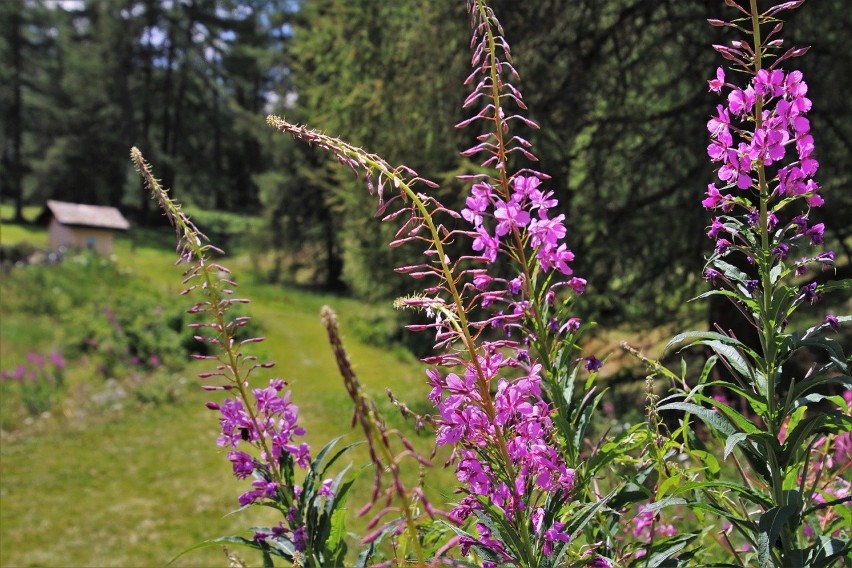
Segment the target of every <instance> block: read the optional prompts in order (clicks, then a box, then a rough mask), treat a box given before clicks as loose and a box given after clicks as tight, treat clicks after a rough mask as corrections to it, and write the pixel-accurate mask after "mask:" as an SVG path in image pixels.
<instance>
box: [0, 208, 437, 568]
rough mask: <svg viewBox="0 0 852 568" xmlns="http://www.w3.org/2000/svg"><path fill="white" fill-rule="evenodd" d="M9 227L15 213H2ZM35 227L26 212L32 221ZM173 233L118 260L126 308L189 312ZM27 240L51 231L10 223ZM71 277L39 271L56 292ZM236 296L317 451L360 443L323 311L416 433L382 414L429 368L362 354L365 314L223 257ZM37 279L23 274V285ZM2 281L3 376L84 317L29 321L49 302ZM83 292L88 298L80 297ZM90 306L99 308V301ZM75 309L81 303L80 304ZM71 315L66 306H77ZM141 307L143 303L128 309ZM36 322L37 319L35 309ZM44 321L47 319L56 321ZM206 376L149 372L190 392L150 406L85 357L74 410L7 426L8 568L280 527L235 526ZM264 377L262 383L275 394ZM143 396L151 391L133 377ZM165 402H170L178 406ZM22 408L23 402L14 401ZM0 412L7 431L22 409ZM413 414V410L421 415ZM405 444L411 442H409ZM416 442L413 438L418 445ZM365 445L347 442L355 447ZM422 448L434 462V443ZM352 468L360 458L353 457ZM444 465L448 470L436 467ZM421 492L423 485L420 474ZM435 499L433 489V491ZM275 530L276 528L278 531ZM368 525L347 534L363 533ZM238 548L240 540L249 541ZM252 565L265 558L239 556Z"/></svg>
mask: <svg viewBox="0 0 852 568" xmlns="http://www.w3.org/2000/svg"><path fill="white" fill-rule="evenodd" d="M3 213H4V218H7V217H8V211H6V210H5V209H4V211H3ZM29 213H32V212H29ZM172 237H173V233H171V232H170V230H169V229H164V230H163V231H152V230H136V229H134V230H131V232H129V233H128V234H127V235H125V236H122V237H121V238H120V239H119V240H118V242H117V244H116V248H115V251H114V256H115V260H116V263H117V266H118V268H119V271H120V273H121V274H122V278H123V279H125V280H126V281H127V282H129V284H128V288H127V289H128V290H131V291H132V294H139V295H144V294H145V293H146V291H147V292H148V293H149V294H152V295H154V294H159V295H160V296H161V297H165V298H168V299H169V300H168V302H171V303H172V305H171V306H167V307H172V308H178V307H180V308H182V307H184V306H185V307H188V306H189V305H190V300H189V299H188V298H186V297H179V296H178V292H179V290H180V288H179V286H180V269H178V268H176V267H175V266H174V247H173V243H172ZM22 241H26V242H29V243H31V244H33V245H35V246H43V245H44V244H45V243H46V236H45V233H44V230H42V229H40V228H35V227H32V226H29V225H14V224H10V223H5V222H4V223H3V224H2V226H0V242H2V244H3V245H6V246H8V245H12V244H16V243H20V242H22ZM67 263H68V261H67V260H66V263H64V264H61V265H57V266H52V267H43V268H40V270H48V269H49V270H51V271H58V272H55V273H54V274H53V275H52V277H61V275H62V271H64V270H69V268H67V267H66V266H65V264H67ZM224 263H225V264H226V265H228V266H229V267H231V268H232V269H234V272H235V274H236V278H237V280H238V281H240V282H241V288H240V292H241V295H243V296H245V297H249V298H252V299H254V300H256V301H255V302H254V303H253V304H252V305H250V306H249V310H250V313H251V315H252V316H253V317H254V318H255V320H256V321H257V323H258V325H259V326H260V330H261V334H262V335H263V336H265V337H266V341H265V342H264V343H261V344H259V345H258V346H257V350H256V354H258V355H259V356H262V357H264V358H266V359H268V360H273V361H275V362H276V363H277V366H276V368H275V369H273V372H274V374H275V376H281V377H283V378H285V379H286V380H287V381H288V382H289V383H290V385H291V388H292V390H293V397H294V400H295V401H296V402H297V404H298V405H299V407H300V417H301V422H302V424H303V425H304V426H305V427H306V428H307V430H308V436H307V437H308V441H309V442H310V443H311V444H312V446H313V448H314V449H315V451H316V450H317V449H318V448H319V447H321V446H322V445H323V444H324V443H325V442H326V441H327V440H329V439H330V438H332V437H334V436H336V435H338V434H340V433H343V432H350V430H349V426H350V418H351V413H350V411H349V403H348V398H347V395H346V393H345V391H344V389H343V387H342V385H341V384H340V380H339V378H338V376H337V373H336V366H335V363H334V359H333V357H332V354H331V351H330V349H329V348H328V346H327V343H326V337H325V330H324V328H323V327H322V326H321V324H320V321H319V310H320V307H321V306H322V305H323V304H329V305H331V306H332V307H333V308H334V309H335V310H336V311H337V312H338V315H339V318H340V322H341V328H342V331H343V334H344V339H345V340H346V342H347V346H348V348H349V351H350V357H351V358H352V361H353V363H354V365H355V368H356V370H357V372H358V373H359V377H360V379H361V380H362V382H363V383H364V384H365V385H366V386H367V388H368V389H369V391H370V392H371V393H372V394H373V395H374V396H375V398H376V399H377V401H378V404H379V407H380V408H381V409H382V410H384V411H385V413H386V416H387V417H388V419H389V421H390V422H391V423H393V424H396V425H399V426H401V427H402V428H406V427H405V425H404V423H403V421H402V419H401V418H399V417H398V416H397V413H396V412H395V410H394V409H393V407H392V406H391V405H390V403H389V402H387V399H386V397H385V396H384V387H385V386H390V387H391V388H393V390H394V392H395V393H396V394H397V395H398V396H399V397H400V398H402V399H404V400H410V401H412V403H413V402H416V401H419V400H423V399H424V396H425V392H426V390H425V385H424V379H423V373H422V369H421V368H420V367H419V365H418V364H417V363H416V361H415V360H414V358H413V357H411V356H410V355H407V354H406V353H405V352H404V351H401V350H396V349H389V348H386V347H383V348H379V347H375V346H370V345H366V344H364V343H362V342H360V341H358V340H357V338H354V337H351V336H350V335H351V334H347V322H353V323H354V322H358V321H359V320H364V319H365V318H366V316H367V315H368V313H369V311H370V309H371V307H370V306H366V305H363V304H360V303H358V302H356V301H353V300H351V299H347V298H340V297H335V296H328V295H322V294H315V293H310V292H305V291H302V290H298V289H290V288H282V287H279V286H270V285H265V284H261V283H256V282H253V281H252V279H251V278H249V277H248V272H249V267H250V265H251V263H250V262H249V260H248V259H247V258H246V257H245V256H240V255H234V256H230V257H227V258H226V259H225V260H224ZM20 270H32V268H29V267H27V268H15V269H13V271H12V272H14V271H20ZM11 276H12V273H9V274H4V275H3V279H4V280H5V282H4V283H3V290H2V292H3V293H2V297H0V316H2V320H0V355H2V362H1V363H2V364H0V367H2V368H3V369H9V368H11V367H14V366H15V365H17V364H21V363H23V362H24V361H25V357H26V354H27V353H28V352H33V351H37V352H43V353H46V352H48V351H51V350H56V349H59V348H60V347H61V346H62V345H63V342H67V340H68V339H69V338H68V334H69V333H70V331H69V330H68V329H67V328H64V327H63V326H64V325H65V324H66V323H67V319H68V318H67V317H63V313H64V312H65V310H72V309H74V306H69V305H67V304H68V302H67V301H66V303H65V304H63V303H62V302H58V303H57V306H58V307H57V309H56V312H58V313H45V314H34V313H32V311H33V310H25V309H22V307H21V304H20V302H26V301H32V302H33V303H34V304H33V305H35V306H40V305H42V304H41V302H42V301H43V300H44V299H43V298H28V297H27V294H28V293H31V291H27V290H20V289H14V288H13V287H14V286H15V283H16V282H17V280H16V279H15V278H12V277H11ZM75 286H79V287H82V288H83V290H80V292H82V294H83V296H84V297H85V295H86V290H85V288H86V284H85V283H82V284H75ZM92 293H93V294H98V293H100V292H97V291H96V290H95V289H94V288H93V291H92ZM73 301H78V302H79V301H81V300H80V298H77V300H73ZM73 301H72V303H73ZM119 301H121V302H124V301H126V302H133V301H135V298H133V297H126V298H120V299H119ZM35 311H36V312H37V311H39V310H35ZM46 311H48V312H49V310H46ZM203 369H204V367H203V366H202V365H201V364H200V363H191V364H188V365H187V366H185V367H183V368H181V369H178V370H171V371H159V370H158V371H152V373H151V375H152V376H155V377H156V379H155V382H154V383H153V384H155V385H160V388H163V387H162V385H163V383H166V382H168V383H171V384H175V385H181V388H179V389H177V388H176V389H174V390H175V392H177V393H178V394H177V395H175V396H173V397H171V398H169V399H168V400H167V401H165V402H164V401H163V400H157V401H156V402H155V403H145V402H144V401H141V399H139V398H138V397H135V398H134V397H133V396H128V395H127V393H126V392H125V394H124V395H123V396H122V395H121V392H122V390H123V391H128V390H130V389H131V388H132V384H130V385H128V383H127V381H124V382H122V381H118V382H116V381H105V380H104V378H103V377H101V376H97V374H96V373H94V372H93V367H92V364H91V363H90V362H89V363H87V358H86V357H76V358H75V357H73V356H68V357H67V369H66V370H67V372H66V376H67V379H66V383H67V384H66V387H65V388H66V389H67V393H68V402H66V404H64V405H60V406H58V407H57V408H55V409H53V410H51V411H50V412H47V413H45V414H43V415H41V416H36V417H29V418H27V419H25V420H23V421H22V422H21V423H19V424H16V423H12V424H9V423H6V422H4V429H3V434H2V435H3V438H2V448H0V565H2V566H155V565H164V564H165V563H167V562H168V561H169V560H170V559H172V558H173V557H174V556H176V555H177V554H179V553H180V552H182V551H183V550H184V549H186V548H189V547H190V546H192V545H194V544H196V543H198V542H200V541H202V540H204V539H206V538H213V537H217V536H221V535H224V534H239V532H240V530H241V529H244V528H246V527H249V526H255V525H263V524H265V523H267V522H270V521H272V517H270V516H269V513H268V512H266V511H265V510H261V509H260V508H258V509H250V510H248V511H244V512H241V513H239V514H236V515H231V516H228V515H227V514H228V513H229V512H230V511H232V510H233V509H235V508H236V507H237V501H236V498H237V496H238V495H239V493H240V492H242V491H244V490H245V489H246V483H245V482H239V481H237V480H236V479H234V478H233V477H232V476H231V474H230V464H229V463H228V461H227V459H226V458H225V455H224V451H223V450H221V449H219V448H217V447H216V445H215V438H216V436H217V430H218V422H217V416H216V414H214V413H213V412H211V411H209V410H207V409H206V408H205V407H204V402H205V401H207V400H216V399H217V396H215V393H214V395H213V396H211V394H210V393H205V392H203V391H201V390H200V389H199V388H198V385H199V384H200V382H199V380H198V379H197V378H195V374H196V373H197V372H199V371H200V370H203ZM269 376H270V375H266V376H265V377H261V376H259V375H258V376H257V377H255V379H254V380H255V381H256V382H257V383H261V382H265V380H266V378H269ZM135 380H139V381H147V380H149V377H147V376H142V377H141V378H140V377H138V376H137V377H136V379H135ZM170 392H171V391H170ZM10 400H14V399H10ZM5 404H6V405H5V406H3V407H2V408H0V409H2V411H3V414H5V415H6V416H5V417H4V419H5V418H7V417H9V416H15V415H16V412H17V411H18V410H19V409H16V408H10V407H9V406H8V403H5ZM415 407H416V405H415ZM407 433H408V432H407ZM409 436H410V437H414V436H415V435H414V433H413V432H411V433H410V434H409ZM356 439H357V437H356V436H355V435H354V434H351V435H350V436H349V438H348V440H349V441H355V440H356ZM416 442H419V443H418V444H417V445H418V446H419V447H421V448H422V449H423V450H424V451H426V452H428V451H429V448H430V437H429V436H428V435H427V436H425V437H423V438H421V439H419V440H416ZM351 456H352V459H353V460H354V461H355V463H356V464H359V463H366V454H365V453H364V452H363V451H360V450H359V451H358V452H355V453H352V454H351ZM436 461H437V462H438V465H440V463H442V460H441V458H440V457H438V458H436ZM411 475H412V478H413V477H414V476H416V475H417V472H416V471H412V472H411ZM448 475H449V473H448V472H444V471H440V468H438V469H436V471H435V472H434V473H430V477H428V478H427V479H428V480H429V481H428V482H429V483H430V484H431V485H432V486H433V487H440V486H441V479H446V477H447V476H448ZM370 479H371V475H370V474H369V473H368V474H366V475H365V476H364V477H363V480H362V482H361V483H360V484H357V485H358V487H359V490H358V492H356V493H355V494H354V495H353V497H352V498H351V500H350V509H352V510H357V509H358V508H359V507H360V505H361V504H362V503H363V502H365V500H366V498H367V496H368V494H369V491H370ZM434 492H435V494H437V493H438V489H434ZM275 522H277V520H276V521H275ZM359 522H360V523H363V521H357V520H355V521H353V523H354V526H357V524H358V523H359ZM243 534H244V533H243ZM235 552H237V553H238V554H239V555H240V556H241V557H243V558H244V560H246V561H247V562H248V564H249V565H258V564H259V563H260V558H259V557H254V556H253V555H251V554H249V552H250V551H242V550H236V551H235ZM227 564H228V560H227V558H226V557H225V555H224V554H223V551H222V550H221V548H218V547H211V548H209V549H205V550H201V551H196V552H192V553H190V554H188V555H186V556H183V557H181V558H180V559H179V560H178V561H177V562H176V563H175V565H177V566H226V565H227Z"/></svg>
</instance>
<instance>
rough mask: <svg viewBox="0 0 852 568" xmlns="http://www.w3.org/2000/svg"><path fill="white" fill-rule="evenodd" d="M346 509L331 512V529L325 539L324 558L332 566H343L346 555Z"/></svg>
mask: <svg viewBox="0 0 852 568" xmlns="http://www.w3.org/2000/svg"><path fill="white" fill-rule="evenodd" d="M345 538H346V509H342V508H341V509H336V510H335V511H334V512H333V513H332V514H331V530H330V531H329V533H328V539H327V540H326V541H325V545H324V548H325V554H323V557H324V558H323V559H324V561H325V562H328V563H329V565H331V566H342V565H343V558H344V557H345V556H346V541H345V540H344V539H345Z"/></svg>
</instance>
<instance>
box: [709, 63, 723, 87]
mask: <svg viewBox="0 0 852 568" xmlns="http://www.w3.org/2000/svg"><path fill="white" fill-rule="evenodd" d="M707 84H708V85H709V87H710V90H711V91H713V92H714V93H720V92H722V87H723V86H724V85H725V69H724V68H723V67H718V68H717V69H716V78H715V79H710V80H709V81H707Z"/></svg>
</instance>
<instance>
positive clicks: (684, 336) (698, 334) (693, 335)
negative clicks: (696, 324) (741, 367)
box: [664, 331, 754, 353]
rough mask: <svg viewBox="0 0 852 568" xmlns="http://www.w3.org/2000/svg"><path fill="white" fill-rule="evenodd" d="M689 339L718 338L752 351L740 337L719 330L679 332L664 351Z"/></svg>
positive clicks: (701, 340) (717, 339)
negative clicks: (730, 335)
mask: <svg viewBox="0 0 852 568" xmlns="http://www.w3.org/2000/svg"><path fill="white" fill-rule="evenodd" d="M689 340H692V341H690V342H691V343H694V342H695V341H700V342H704V341H705V340H716V341H721V342H722V343H725V344H727V345H733V346H735V347H739V348H740V349H743V350H744V351H747V352H748V351H751V350H750V349H749V348H748V347H747V346H746V345H745V343H743V342H742V341H739V340H738V339H735V338H733V337H729V336H727V335H725V334H723V333H718V332H715V331H687V332H684V333H679V334H678V335H675V336H674V337H673V338H672V339H671V341H669V342H668V344H666V347H665V349H664V351H668V350H669V349H671V348H672V347H673V346H675V345H679V344H681V343H683V342H685V341H689ZM751 353H754V352H753V351H751Z"/></svg>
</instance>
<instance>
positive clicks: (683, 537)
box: [641, 533, 698, 568]
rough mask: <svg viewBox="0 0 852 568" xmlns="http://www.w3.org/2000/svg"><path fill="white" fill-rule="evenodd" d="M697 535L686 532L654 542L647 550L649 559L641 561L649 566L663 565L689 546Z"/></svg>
mask: <svg viewBox="0 0 852 568" xmlns="http://www.w3.org/2000/svg"><path fill="white" fill-rule="evenodd" d="M697 537H698V535H697V534H695V533H686V534H679V535H675V536H673V537H669V538H666V539H663V540H661V541H658V542H654V546H652V547H651V548H650V549H649V550H648V552H647V559H646V560H645V561H644V562H641V566H643V567H647V568H657V567H658V566H661V565H662V564H663V562H665V561H666V560H668V559H669V558H671V557H672V556H674V555H675V554H677V553H678V552H680V551H681V550H683V549H684V548H686V547H687V546H689V544H690V543H691V542H692V541H694V540H695V539H696V538H697Z"/></svg>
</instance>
